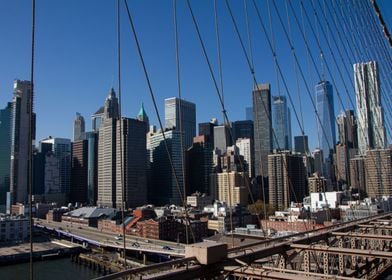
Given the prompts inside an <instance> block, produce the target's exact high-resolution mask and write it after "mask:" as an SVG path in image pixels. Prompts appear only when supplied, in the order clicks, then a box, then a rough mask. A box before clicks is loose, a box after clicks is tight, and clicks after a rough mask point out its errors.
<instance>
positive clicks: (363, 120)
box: [354, 61, 386, 155]
mask: <svg viewBox="0 0 392 280" xmlns="http://www.w3.org/2000/svg"><path fill="white" fill-rule="evenodd" d="M354 81H355V94H356V101H357V115H358V146H359V152H360V153H361V154H363V155H364V154H365V153H366V151H367V150H370V149H382V148H385V146H386V133H385V126H384V114H383V108H382V106H381V95H380V78H379V74H378V66H377V63H376V62H375V61H369V62H367V63H357V64H354Z"/></svg>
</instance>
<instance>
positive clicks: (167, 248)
mask: <svg viewBox="0 0 392 280" xmlns="http://www.w3.org/2000/svg"><path fill="white" fill-rule="evenodd" d="M162 249H164V250H173V249H172V248H170V247H169V246H163V247H162Z"/></svg>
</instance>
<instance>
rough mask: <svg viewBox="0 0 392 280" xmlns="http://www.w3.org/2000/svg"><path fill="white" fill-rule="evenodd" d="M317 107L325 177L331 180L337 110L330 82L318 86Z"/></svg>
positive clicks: (322, 82)
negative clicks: (330, 170)
mask: <svg viewBox="0 0 392 280" xmlns="http://www.w3.org/2000/svg"><path fill="white" fill-rule="evenodd" d="M316 105H317V112H318V115H319V118H320V122H318V137H319V141H320V143H319V146H320V149H321V150H322V151H323V157H324V158H323V161H324V168H323V170H324V174H323V175H324V176H325V177H327V178H330V172H329V169H330V165H331V164H332V155H333V152H334V149H335V141H336V125H335V110H334V103H333V92H332V85H331V84H330V82H328V81H321V82H319V83H318V84H317V85H316Z"/></svg>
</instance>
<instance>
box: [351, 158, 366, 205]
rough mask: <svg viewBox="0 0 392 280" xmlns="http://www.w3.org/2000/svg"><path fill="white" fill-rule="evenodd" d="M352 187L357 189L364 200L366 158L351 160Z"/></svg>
mask: <svg viewBox="0 0 392 280" xmlns="http://www.w3.org/2000/svg"><path fill="white" fill-rule="evenodd" d="M350 187H351V188H352V189H356V190H357V191H358V193H359V194H360V199H362V198H363V197H364V195H365V193H366V172H365V157H363V156H357V157H354V158H352V159H350Z"/></svg>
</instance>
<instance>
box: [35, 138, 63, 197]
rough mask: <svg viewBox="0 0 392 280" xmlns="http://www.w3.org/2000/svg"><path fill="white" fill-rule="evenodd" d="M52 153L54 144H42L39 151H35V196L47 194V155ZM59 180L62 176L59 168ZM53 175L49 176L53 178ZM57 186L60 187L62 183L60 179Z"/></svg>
mask: <svg viewBox="0 0 392 280" xmlns="http://www.w3.org/2000/svg"><path fill="white" fill-rule="evenodd" d="M48 152H50V153H53V152H52V144H48V143H40V145H39V149H38V150H37V149H36V150H35V151H34V155H33V194H34V195H37V194H38V195H43V194H45V188H46V187H45V164H46V155H47V153H48ZM56 172H57V178H59V176H60V174H59V171H58V166H57V169H56ZM51 175H52V174H48V176H51ZM57 185H60V181H59V179H58V181H57Z"/></svg>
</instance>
